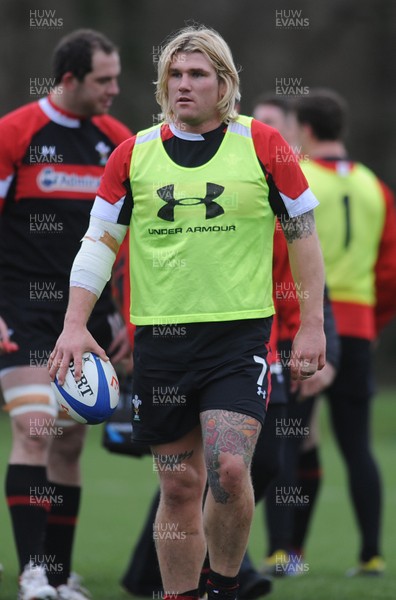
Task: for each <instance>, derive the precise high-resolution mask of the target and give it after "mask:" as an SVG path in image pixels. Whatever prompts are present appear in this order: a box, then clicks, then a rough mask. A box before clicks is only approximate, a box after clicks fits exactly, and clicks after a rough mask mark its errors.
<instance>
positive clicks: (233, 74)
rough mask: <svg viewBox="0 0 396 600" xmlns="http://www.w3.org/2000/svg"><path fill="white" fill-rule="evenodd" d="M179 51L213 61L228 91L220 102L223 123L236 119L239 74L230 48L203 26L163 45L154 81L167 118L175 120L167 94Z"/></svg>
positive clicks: (182, 32) (194, 27) (219, 107)
mask: <svg viewBox="0 0 396 600" xmlns="http://www.w3.org/2000/svg"><path fill="white" fill-rule="evenodd" d="M178 52H186V53H191V52H201V53H202V54H203V55H204V56H205V57H206V58H207V59H208V61H209V62H210V63H211V65H212V66H213V68H214V70H215V71H216V73H217V77H218V79H219V81H220V82H222V83H223V84H224V89H225V94H224V96H223V97H222V98H221V99H220V101H219V102H218V105H217V109H218V111H219V115H220V118H221V120H222V122H224V123H229V122H230V121H234V120H235V119H236V118H237V116H238V112H237V110H236V104H237V102H239V100H240V98H241V94H240V91H239V75H238V71H237V69H236V67H235V64H234V61H233V58H232V54H231V50H230V48H229V46H228V45H227V43H226V42H225V41H224V39H223V38H222V37H221V35H220V34H219V33H218V32H217V31H215V30H214V29H209V28H207V27H204V26H202V25H200V26H189V27H185V28H183V29H181V30H179V31H177V32H176V33H175V34H174V35H173V36H171V37H170V38H169V39H168V41H167V43H166V45H165V46H164V47H163V49H162V52H161V55H160V57H159V60H158V77H157V81H155V82H154V83H155V85H156V93H155V97H156V100H157V102H158V104H159V105H160V107H161V109H162V114H163V118H164V120H165V121H168V122H172V121H175V120H176V116H175V115H174V113H173V111H172V109H171V107H170V106H169V97H168V73H169V68H170V65H171V62H172V60H173V58H174V56H175V54H177V53H178Z"/></svg>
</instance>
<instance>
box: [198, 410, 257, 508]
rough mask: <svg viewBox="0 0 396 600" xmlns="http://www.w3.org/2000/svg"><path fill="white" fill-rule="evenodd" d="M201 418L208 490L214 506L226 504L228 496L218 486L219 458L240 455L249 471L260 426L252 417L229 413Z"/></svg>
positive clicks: (210, 414) (218, 411) (223, 412)
mask: <svg viewBox="0 0 396 600" xmlns="http://www.w3.org/2000/svg"><path fill="white" fill-rule="evenodd" d="M201 417H202V432H203V437H204V446H205V462H206V468H207V472H208V482H209V486H210V489H211V491H212V494H213V498H214V500H215V502H219V503H221V504H226V503H227V500H228V498H229V497H230V494H229V493H228V492H227V491H226V490H225V489H224V488H223V487H222V486H221V484H220V473H219V470H220V455H221V454H222V453H226V452H227V453H229V454H233V455H239V456H241V457H242V458H243V461H244V463H245V465H246V467H249V466H250V463H251V460H252V456H253V452H254V448H255V445H256V442H257V438H258V435H259V433H260V429H261V426H260V424H259V422H258V421H257V420H256V419H254V418H253V417H249V416H246V415H243V414H240V413H235V412H231V411H222V410H213V411H210V410H209V411H206V412H205V413H203V414H202V415H201Z"/></svg>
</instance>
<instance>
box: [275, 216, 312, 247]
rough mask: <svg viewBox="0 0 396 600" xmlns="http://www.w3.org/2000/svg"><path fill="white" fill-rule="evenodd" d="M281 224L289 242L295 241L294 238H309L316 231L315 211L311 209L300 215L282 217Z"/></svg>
mask: <svg viewBox="0 0 396 600" xmlns="http://www.w3.org/2000/svg"><path fill="white" fill-rule="evenodd" d="M281 225H282V229H283V233H284V234H285V238H286V241H287V243H288V244H291V243H293V242H294V240H300V239H302V238H307V237H309V236H310V235H312V234H313V232H314V231H315V219H314V214H313V211H312V210H310V211H308V212H306V213H304V214H303V215H300V216H298V217H291V218H290V219H281Z"/></svg>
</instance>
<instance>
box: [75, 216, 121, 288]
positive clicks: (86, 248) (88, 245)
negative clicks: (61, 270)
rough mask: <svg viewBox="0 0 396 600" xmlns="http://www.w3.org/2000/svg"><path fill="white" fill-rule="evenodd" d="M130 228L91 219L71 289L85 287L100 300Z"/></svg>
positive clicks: (77, 260)
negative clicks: (119, 249)
mask: <svg viewBox="0 0 396 600" xmlns="http://www.w3.org/2000/svg"><path fill="white" fill-rule="evenodd" d="M127 229H128V226H127V225H119V224H118V223H110V222H109V221H104V220H103V219H98V218H97V217H91V219H90V221H89V227H88V229H87V232H86V233H85V235H84V237H83V239H82V244H81V248H80V250H79V252H78V253H77V255H76V258H75V259H74V262H73V266H72V269H71V273H70V286H71V287H82V288H84V289H86V290H88V291H90V292H92V293H93V294H95V296H97V297H98V298H99V296H100V295H101V293H102V291H103V288H104V286H105V285H106V283H107V282H108V281H109V279H110V277H111V270H112V268H113V264H114V261H115V258H116V255H117V251H118V248H119V247H120V245H121V243H122V241H123V239H124V237H125V235H126V232H127Z"/></svg>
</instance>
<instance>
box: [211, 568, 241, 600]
mask: <svg viewBox="0 0 396 600" xmlns="http://www.w3.org/2000/svg"><path fill="white" fill-rule="evenodd" d="M238 588H239V585H238V575H236V576H235V577H225V576H224V575H220V573H216V572H215V571H212V569H210V571H209V576H208V581H207V583H206V591H207V592H208V600H216V599H217V600H236V598H237V594H238Z"/></svg>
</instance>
